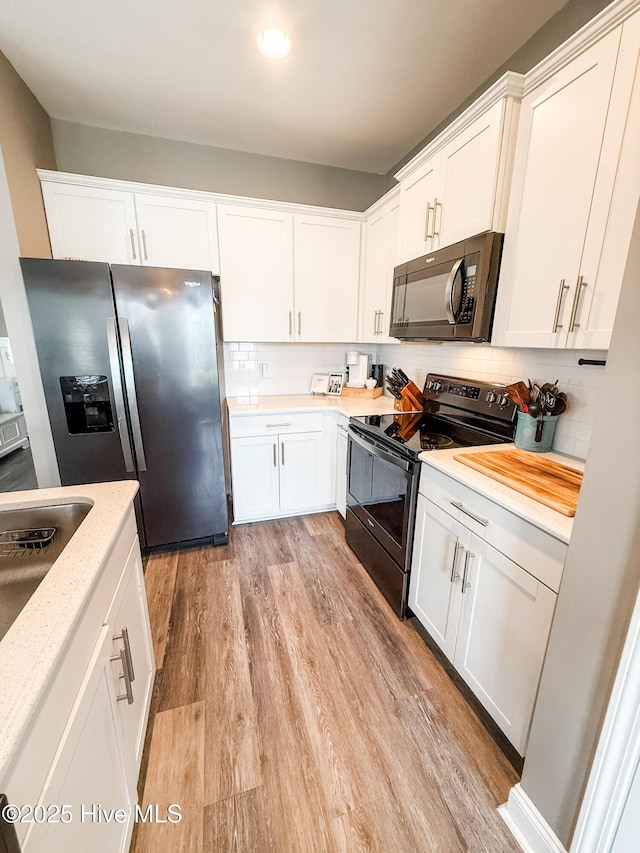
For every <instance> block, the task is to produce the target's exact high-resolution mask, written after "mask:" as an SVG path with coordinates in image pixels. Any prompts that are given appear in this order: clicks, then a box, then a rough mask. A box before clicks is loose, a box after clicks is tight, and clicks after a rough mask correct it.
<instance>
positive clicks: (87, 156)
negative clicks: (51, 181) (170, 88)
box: [53, 119, 384, 210]
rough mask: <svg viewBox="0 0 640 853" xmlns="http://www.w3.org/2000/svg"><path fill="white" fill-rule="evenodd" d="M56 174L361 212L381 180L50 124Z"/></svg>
mask: <svg viewBox="0 0 640 853" xmlns="http://www.w3.org/2000/svg"><path fill="white" fill-rule="evenodd" d="M53 138H54V144H55V150H56V157H57V160H58V168H59V169H60V170H62V171H63V172H76V173H78V174H82V175H96V176H98V177H103V178H120V179H121V180H125V181H143V182H144V183H149V184H161V185H164V186H171V187H184V188H187V189H194V190H207V191H209V192H219V193H230V194H232V195H244V196H253V197H254V198H269V199H276V200H277V201H289V202H300V203H303V204H317V205H322V206H323V207H337V208H341V209H345V210H365V209H366V208H367V207H369V205H370V204H372V203H373V202H374V201H375V200H376V199H378V198H380V196H381V195H382V194H383V192H384V176H383V175H374V174H372V173H370V172H356V171H352V170H350V169H337V168H334V167H332V166H320V165H317V164H314V163H301V162H299V161H297V160H285V159H283V158H281V157H266V156H263V155H262V154H248V153H246V152H243V151H231V150H229V149H227V148H214V147H212V146H209V145H195V144H193V143H190V142H177V141H174V140H171V139H161V138H158V137H154V136H143V135H141V134H137V133H124V132H121V131H116V130H104V129H103V128H99V127H89V126H87V125H82V124H75V123H73V122H68V121H60V120H58V119H54V120H53Z"/></svg>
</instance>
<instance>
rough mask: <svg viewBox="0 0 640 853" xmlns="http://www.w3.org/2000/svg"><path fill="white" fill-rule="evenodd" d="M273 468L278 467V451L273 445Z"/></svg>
mask: <svg viewBox="0 0 640 853" xmlns="http://www.w3.org/2000/svg"><path fill="white" fill-rule="evenodd" d="M273 467H274V468H277V467H278V450H277V448H276V446H275V444H274V445H273Z"/></svg>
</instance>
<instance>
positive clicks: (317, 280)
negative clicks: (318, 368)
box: [295, 214, 360, 343]
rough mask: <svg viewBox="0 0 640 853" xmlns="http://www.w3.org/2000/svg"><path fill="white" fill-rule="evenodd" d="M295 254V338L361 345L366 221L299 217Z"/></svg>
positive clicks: (297, 220) (296, 225)
mask: <svg viewBox="0 0 640 853" xmlns="http://www.w3.org/2000/svg"><path fill="white" fill-rule="evenodd" d="M295 255H296V262H295V311H296V316H295V335H296V337H295V339H296V340H298V341H318V342H331V341H335V342H339V343H342V342H349V341H355V340H356V338H357V335H358V274H359V269H360V222H355V221H353V220H349V219H340V218H338V217H330V216H307V215H302V214H296V217H295Z"/></svg>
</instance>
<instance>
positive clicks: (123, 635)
mask: <svg viewBox="0 0 640 853" xmlns="http://www.w3.org/2000/svg"><path fill="white" fill-rule="evenodd" d="M113 639H114V640H122V643H123V645H124V656H125V660H126V662H127V669H128V670H129V679H130V681H132V682H133V681H135V680H136V674H135V672H134V671H133V657H132V656H131V643H130V642H129V631H128V630H127V628H123V629H122V630H121V632H120V633H119V634H114V636H113Z"/></svg>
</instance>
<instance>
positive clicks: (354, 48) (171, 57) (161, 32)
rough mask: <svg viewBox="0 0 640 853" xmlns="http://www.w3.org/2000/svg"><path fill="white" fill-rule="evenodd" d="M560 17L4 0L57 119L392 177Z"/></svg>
mask: <svg viewBox="0 0 640 853" xmlns="http://www.w3.org/2000/svg"><path fill="white" fill-rule="evenodd" d="M565 3H566V0H288V2H287V0H282V1H281V2H277V1H276V2H261V0H59V1H58V2H52V0H3V2H2V4H1V9H0V49H2V50H3V51H4V53H5V54H6V56H7V57H8V59H9V60H10V61H11V62H12V64H13V65H14V66H15V68H16V69H17V71H18V73H19V74H20V75H21V76H22V78H23V79H24V80H25V81H26V83H27V84H28V85H29V87H30V88H31V89H32V91H33V92H34V93H35V95H36V96H37V97H38V99H39V100H40V102H41V103H42V105H43V106H44V108H45V109H46V110H47V112H48V113H49V114H50V115H51V117H52V118H58V119H66V120H69V121H74V122H80V123H82V124H88V125H95V126H97V127H105V128H111V129H114V130H127V131H131V132H134V133H143V134H149V135H153V136H162V137H167V138H170V139H178V140H185V141H189V142H198V143H203V144H208V145H215V146H220V147H223V148H233V149H238V150H242V151H251V152H256V153H260V154H270V155H273V156H278V157H286V158H289V159H294V160H302V161H307V162H313V163H323V164H327V165H332V166H342V167H345V168H350V169H360V170H363V171H368V172H377V173H385V172H387V171H388V170H389V169H390V168H391V167H392V166H393V165H394V164H395V163H397V162H398V160H400V159H401V158H402V157H403V156H404V155H405V154H407V153H408V152H409V151H410V149H411V148H413V146H415V145H416V144H417V143H418V142H419V141H420V140H421V139H422V138H423V137H424V136H425V135H426V134H427V133H429V132H430V131H431V130H432V129H433V128H434V127H435V126H436V125H437V124H439V122H441V121H442V120H443V119H444V118H446V117H447V116H448V115H449V114H450V113H451V112H452V111H453V110H454V109H455V108H456V107H457V106H458V104H460V103H461V102H462V101H463V100H464V99H465V98H466V97H468V96H469V95H470V94H471V93H472V92H473V91H474V90H475V89H476V88H477V87H478V86H479V85H481V83H482V82H483V81H484V80H486V79H487V77H489V75H490V74H491V73H492V72H493V71H494V70H495V69H496V68H498V67H499V66H500V65H501V64H502V63H503V62H504V61H505V60H506V59H508V58H509V56H511V55H512V54H513V53H514V52H515V51H516V50H517V49H518V48H519V47H520V46H521V45H522V44H524V42H525V41H526V40H527V39H528V38H529V37H530V36H531V35H532V34H533V33H534V32H535V31H536V30H537V29H539V28H540V27H541V26H542V25H543V24H544V23H545V22H546V21H547V20H548V19H549V18H550V17H551V16H552V15H553V14H555V12H556V11H558V9H560V8H561V7H562V6H563V5H564V4H565ZM267 26H279V27H281V28H284V29H286V31H287V32H288V33H289V35H290V37H291V39H292V41H293V51H292V53H291V55H290V56H289V57H288V58H287V59H286V60H280V61H273V60H267V59H265V58H263V57H262V56H261V55H260V54H259V53H258V51H257V49H256V47H255V39H256V36H257V34H258V33H259V32H260V31H261V30H262V29H264V28H265V27H267Z"/></svg>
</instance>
